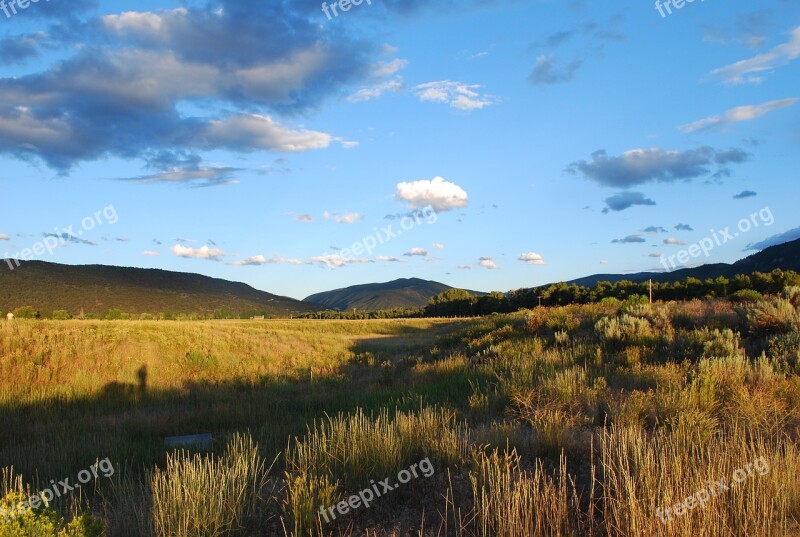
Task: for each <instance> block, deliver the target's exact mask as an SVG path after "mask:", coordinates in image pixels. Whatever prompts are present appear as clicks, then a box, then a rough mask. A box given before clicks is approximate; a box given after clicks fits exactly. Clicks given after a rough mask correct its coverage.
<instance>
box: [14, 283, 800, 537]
mask: <svg viewBox="0 0 800 537" xmlns="http://www.w3.org/2000/svg"><path fill="white" fill-rule="evenodd" d="M799 332H800V288H787V289H786V290H785V291H784V292H783V293H782V294H781V295H773V296H767V297H764V298H763V299H761V300H758V301H752V302H739V303H732V302H729V301H726V300H721V299H715V300H693V301H689V302H669V303H657V304H654V305H646V304H641V303H640V301H628V302H620V301H618V300H615V299H606V300H603V301H602V302H601V303H599V304H590V305H583V306H563V307H552V308H536V309H533V310H525V311H520V312H517V313H513V314H499V315H497V314H496V315H492V316H488V317H483V318H476V319H461V320H440V319H405V320H402V319H398V320H372V321H336V320H293V321H289V320H286V321H197V322H179V321H63V322H59V321H34V320H18V321H12V322H7V323H3V324H2V325H1V326H0V415H2V421H1V422H0V468H2V478H0V497H4V498H5V500H4V503H5V504H6V505H10V504H11V503H12V502H16V501H19V499H20V498H22V497H24V496H27V495H30V494H31V493H32V492H34V491H38V490H41V489H42V488H43V487H45V486H47V484H48V483H50V482H51V480H56V481H58V480H61V479H64V478H65V477H67V476H74V475H77V474H78V473H79V472H80V471H81V470H82V469H85V468H87V467H89V466H90V465H91V464H93V463H95V462H96V461H99V460H101V459H105V458H108V459H110V460H111V461H112V462H113V463H114V466H115V469H116V471H115V473H114V475H113V476H111V477H109V478H105V477H100V478H98V479H96V480H93V481H92V483H91V485H87V486H85V487H83V488H81V489H80V490H78V491H76V492H74V493H72V494H70V495H68V496H65V497H63V498H60V499H58V500H55V501H53V502H52V505H51V506H50V507H49V508H40V509H38V510H33V511H31V512H26V513H25V514H24V516H19V517H16V518H14V519H12V520H8V521H6V522H3V521H2V518H1V517H0V537H6V536H9V537H10V536H22V537H24V536H28V535H42V536H50V535H53V536H56V535H59V536H61V535H63V536H70V537H72V536H74V537H88V536H92V535H102V534H106V535H111V536H144V537H151V536H152V537H162V536H163V537H189V536H197V537H200V536H242V537H247V536H257V535H293V536H297V537H300V536H313V537H321V536H344V535H364V536H376V537H377V536H401V535H403V536H405V535H418V536H429V535H430V536H455V537H472V536H508V537H516V536H583V535H588V536H620V537H622V536H639V535H648V536H687V537H688V536H694V535H704V536H705V535H708V536H720V537H721V536H730V535H748V536H750V535H754V536H773V535H800V525H799V524H798V523H799V522H800V486H798V485H797V481H798V478H800V444H798V440H799V439H800V375H799V373H800V334H799ZM197 433H211V434H212V435H213V438H214V442H213V445H212V446H211V447H210V448H209V449H205V450H200V451H197V450H193V451H183V450H170V449H167V448H166V447H165V444H164V438H166V437H170V436H176V435H189V434H197ZM423 459H425V460H428V461H430V464H431V467H432V468H433V470H435V473H433V474H432V475H430V476H429V477H420V478H418V479H411V480H410V481H409V482H408V483H405V484H402V485H399V486H398V487H397V488H396V489H395V490H391V491H389V492H387V493H386V494H385V495H383V496H381V497H379V498H376V499H374V500H373V501H372V502H371V505H370V506H369V507H364V506H362V507H361V508H359V509H353V510H352V511H351V512H350V513H348V514H346V515H338V516H337V517H336V518H335V520H329V517H322V516H321V515H320V509H321V508H324V507H327V506H336V505H337V504H339V503H340V502H342V501H343V500H347V499H348V498H351V497H352V496H353V495H356V494H358V492H359V491H362V490H364V489H366V488H368V487H371V486H372V484H373V483H378V482H380V481H382V480H385V479H386V478H392V479H394V478H395V476H397V475H398V472H400V471H401V470H403V469H406V468H410V467H412V466H413V465H414V464H418V463H419V462H420V461H422V460H423ZM711 483H714V484H715V485H713V488H712V485H711ZM717 484H718V485H717ZM704 492H705V494H704ZM690 498H692V500H689V499H690ZM73 518H74V519H75V521H74V522H73V523H72V524H71V525H67V523H65V522H64V521H65V520H67V521H69V520H71V519H73ZM59 532H60V533H59Z"/></svg>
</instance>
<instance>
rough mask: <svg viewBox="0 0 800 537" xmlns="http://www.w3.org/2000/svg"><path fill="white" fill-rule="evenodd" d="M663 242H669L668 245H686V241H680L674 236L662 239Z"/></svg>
mask: <svg viewBox="0 0 800 537" xmlns="http://www.w3.org/2000/svg"><path fill="white" fill-rule="evenodd" d="M664 244H669V245H670V246H686V245H687V244H688V243H686V242H683V241H680V240H678V239H676V238H675V237H670V238H668V239H664Z"/></svg>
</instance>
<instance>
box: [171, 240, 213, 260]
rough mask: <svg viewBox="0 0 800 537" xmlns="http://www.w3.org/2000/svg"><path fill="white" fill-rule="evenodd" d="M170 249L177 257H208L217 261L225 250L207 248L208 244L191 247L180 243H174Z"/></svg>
mask: <svg viewBox="0 0 800 537" xmlns="http://www.w3.org/2000/svg"><path fill="white" fill-rule="evenodd" d="M170 251H171V252H172V253H173V254H175V255H176V256H178V257H184V258H191V259H208V260H209V261H219V260H221V259H222V258H223V257H225V252H223V251H222V250H220V249H219V248H209V247H208V246H203V247H201V248H191V247H189V246H181V245H180V244H176V245H175V246H173V247H172V248H170Z"/></svg>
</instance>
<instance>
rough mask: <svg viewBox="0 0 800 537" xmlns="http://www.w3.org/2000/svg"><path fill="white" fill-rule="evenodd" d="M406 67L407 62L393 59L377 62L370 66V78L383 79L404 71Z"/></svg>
mask: <svg viewBox="0 0 800 537" xmlns="http://www.w3.org/2000/svg"><path fill="white" fill-rule="evenodd" d="M407 66H408V60H402V59H400V58H395V59H393V60H390V61H388V62H378V63H376V64H375V65H373V66H372V76H374V77H376V78H385V77H389V76H392V75H394V74H397V72H398V71H401V70H403V69H405V68H406V67H407Z"/></svg>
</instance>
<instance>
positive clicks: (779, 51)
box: [709, 26, 800, 84]
mask: <svg viewBox="0 0 800 537" xmlns="http://www.w3.org/2000/svg"><path fill="white" fill-rule="evenodd" d="M798 57H800V26H798V27H796V28H794V29H793V30H792V33H791V38H790V39H789V41H787V42H786V43H783V44H781V45H778V46H777V47H775V48H773V49H772V50H770V51H769V52H765V53H764V54H759V55H757V56H753V57H752V58H748V59H746V60H741V61H738V62H736V63H733V64H731V65H726V66H725V67H720V68H719V69H714V70H713V71H711V73H710V74H709V77H710V78H714V79H718V80H722V82H724V83H725V84H759V83H761V82H763V81H764V79H763V77H762V74H763V73H767V72H770V71H774V70H775V69H777V68H778V67H780V66H783V65H786V64H787V63H789V62H791V61H793V60H795V59H797V58H798Z"/></svg>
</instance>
